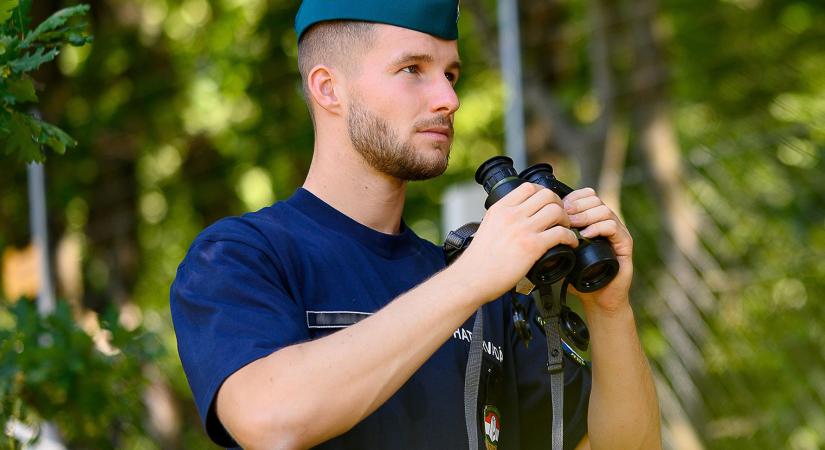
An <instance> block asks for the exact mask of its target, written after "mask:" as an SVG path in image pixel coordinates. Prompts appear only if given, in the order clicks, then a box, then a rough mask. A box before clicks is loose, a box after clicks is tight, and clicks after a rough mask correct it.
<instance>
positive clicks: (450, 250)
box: [444, 222, 481, 264]
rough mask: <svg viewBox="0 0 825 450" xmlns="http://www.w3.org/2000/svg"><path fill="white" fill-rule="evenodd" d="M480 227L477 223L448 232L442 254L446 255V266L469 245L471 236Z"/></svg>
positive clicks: (470, 223) (467, 224)
mask: <svg viewBox="0 0 825 450" xmlns="http://www.w3.org/2000/svg"><path fill="white" fill-rule="evenodd" d="M480 225H481V224H479V223H478V222H469V223H465V224H464V225H462V226H461V227H460V228H459V229H457V230H453V231H450V233H449V234H447V238H446V239H444V253H446V255H447V263H448V264H449V263H451V262H453V260H454V259H455V258H457V257H458V256H459V255H460V254H461V252H463V251H464V249H465V248H467V246H468V245H470V242H472V240H473V235H474V234H475V233H476V231H477V230H478V227H479V226H480Z"/></svg>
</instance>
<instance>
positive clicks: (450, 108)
mask: <svg viewBox="0 0 825 450" xmlns="http://www.w3.org/2000/svg"><path fill="white" fill-rule="evenodd" d="M430 102H431V103H430V106H431V110H432V111H433V112H435V113H439V114H444V115H447V116H449V115H451V114H453V113H454V112H456V110H458V107H459V105H460V102H459V101H458V94H456V92H455V87H454V86H453V84H452V83H451V82H450V80H448V79H447V77H444V78H442V79H440V80H438V81H437V82H436V83H435V87H434V90H433V94H432V97H431V99H430Z"/></svg>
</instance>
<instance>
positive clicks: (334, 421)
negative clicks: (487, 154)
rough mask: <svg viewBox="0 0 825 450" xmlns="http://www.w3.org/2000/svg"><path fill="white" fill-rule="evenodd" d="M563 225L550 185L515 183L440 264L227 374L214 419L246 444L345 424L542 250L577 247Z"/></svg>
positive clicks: (316, 436) (281, 444) (325, 434)
mask: <svg viewBox="0 0 825 450" xmlns="http://www.w3.org/2000/svg"><path fill="white" fill-rule="evenodd" d="M569 225H570V223H569V220H568V219H567V215H566V214H565V212H564V211H563V209H562V207H561V201H560V200H559V198H558V197H557V196H556V195H555V194H553V193H552V192H550V191H549V190H548V189H541V188H540V187H538V186H536V185H532V184H530V183H525V184H523V185H522V186H520V187H519V188H518V189H516V190H514V191H513V192H511V193H510V194H508V195H507V196H506V197H504V198H503V199H501V200H500V201H498V202H497V203H496V204H495V205H493V206H492V207H491V208H490V209H489V210H488V212H487V215H486V216H485V218H484V220H483V221H482V224H481V226H480V227H479V230H478V232H477V233H476V235H475V237H474V239H473V242H472V244H471V245H470V247H469V248H468V249H467V250H466V251H465V252H464V254H463V255H462V256H461V257H460V258H459V259H458V260H457V261H456V262H455V263H454V264H453V265H451V266H450V267H448V268H447V269H445V270H443V271H441V272H439V273H438V274H436V275H434V276H433V277H432V278H430V279H429V280H427V281H426V282H424V283H422V284H420V285H419V286H417V287H416V288H414V289H412V290H411V291H409V292H407V293H405V294H403V295H401V296H400V297H398V298H396V299H395V300H393V301H392V302H390V304H388V305H387V306H386V307H384V308H383V309H381V310H380V311H378V312H377V313H375V314H373V315H372V316H370V317H369V318H367V319H364V320H362V321H361V322H359V323H357V324H355V325H353V326H351V327H349V328H346V329H344V330H341V331H339V332H336V333H333V334H331V335H329V336H326V337H324V338H322V339H318V340H315V341H310V342H305V343H301V344H296V345H292V346H289V347H285V348H283V349H281V350H278V351H276V352H274V353H272V354H271V355H269V356H267V357H264V358H261V359H259V360H257V361H255V362H253V363H251V364H249V365H247V366H245V367H243V368H242V369H240V370H238V371H237V372H235V373H234V374H232V375H231V376H229V378H227V380H226V381H225V382H224V384H223V386H222V387H221V388H220V390H219V391H218V394H217V414H218V417H219V418H220V420H221V423H222V424H223V425H224V427H225V428H226V429H227V430H228V431H229V433H230V434H231V435H232V437H233V438H234V439H235V440H236V441H238V443H239V444H241V445H242V446H244V447H245V448H250V449H255V448H267V449H273V448H276V449H293V448H306V447H310V446H313V445H316V444H318V443H321V442H323V441H326V440H328V439H330V438H332V437H335V436H337V435H339V434H341V433H344V432H345V431H347V430H349V429H350V428H352V427H353V426H354V425H356V424H357V423H358V422H360V421H361V420H363V419H364V418H365V417H366V416H367V415H369V414H370V413H372V412H373V411H374V410H375V409H377V408H378V407H379V406H380V405H381V404H383V403H384V402H385V401H386V400H387V399H388V398H389V397H390V396H391V395H392V394H393V393H394V392H395V391H397V390H398V389H399V388H400V387H401V386H402V385H403V383H404V382H406V381H407V380H408V379H409V377H410V376H412V374H413V373H414V372H415V371H416V370H417V369H418V368H419V367H420V366H421V365H422V364H423V363H424V362H425V361H426V360H427V359H428V358H429V357H430V356H431V355H432V354H433V353H434V352H435V351H436V350H437V349H438V348H439V347H440V346H441V345H442V344H443V343H444V341H446V340H447V339H448V338H449V336H451V335H452V333H453V332H454V331H455V329H456V328H458V327H459V326H460V325H461V324H462V323H464V321H465V320H466V319H467V318H468V317H469V316H470V315H471V314H472V313H473V311H475V310H476V309H477V308H479V307H480V306H481V305H483V304H484V303H486V302H488V301H490V300H493V299H495V298H496V297H498V296H499V295H500V294H501V293H503V292H505V291H506V290H508V289H510V288H511V287H512V286H513V285H515V284H516V282H517V281H518V280H519V279H521V278H522V277H523V276H524V274H525V273H526V272H527V271H528V270H529V268H530V266H531V265H532V263H533V262H534V261H535V260H537V259H538V258H539V257H540V256H541V255H542V254H543V253H544V252H545V251H546V250H547V249H549V248H551V247H553V246H555V245H557V244H559V243H564V244H567V245H571V246H576V245H577V241H576V238H575V236H574V235H573V233H572V232H571V231H570V230H568V229H567V228H565V227H566V226H569ZM422 331H424V332H422Z"/></svg>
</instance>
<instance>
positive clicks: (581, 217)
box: [569, 205, 616, 228]
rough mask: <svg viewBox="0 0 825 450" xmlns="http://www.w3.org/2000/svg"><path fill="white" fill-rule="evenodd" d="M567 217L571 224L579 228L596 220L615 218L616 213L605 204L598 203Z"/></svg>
mask: <svg viewBox="0 0 825 450" xmlns="http://www.w3.org/2000/svg"><path fill="white" fill-rule="evenodd" d="M569 217H570V223H571V225H572V226H574V227H578V228H581V227H586V226H588V225H591V224H594V223H596V222H601V221H604V220H612V219H615V218H616V215H615V214H614V213H613V211H612V210H611V209H610V208H608V207H607V206H606V205H598V206H595V207H593V208H590V209H587V210H585V211H582V212H580V213H578V214H573V215H570V216H569Z"/></svg>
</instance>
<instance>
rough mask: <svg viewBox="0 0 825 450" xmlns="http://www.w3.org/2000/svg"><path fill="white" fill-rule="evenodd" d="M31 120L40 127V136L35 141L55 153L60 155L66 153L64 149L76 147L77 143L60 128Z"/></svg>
mask: <svg viewBox="0 0 825 450" xmlns="http://www.w3.org/2000/svg"><path fill="white" fill-rule="evenodd" d="M31 120H32V121H33V122H36V123H37V124H38V125H39V126H40V136H38V138H37V141H38V142H40V143H41V144H45V145H48V146H49V147H51V149H52V150H54V151H55V152H57V153H59V154H61V155H62V154H64V153H66V147H74V146H75V145H77V141H75V140H74V139H72V137H71V136H69V135H68V134H67V133H66V132H65V131H63V130H61V129H60V128H57V127H56V126H54V125H52V124H50V123H47V122H43V121H42V120H38V119H35V118H31Z"/></svg>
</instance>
